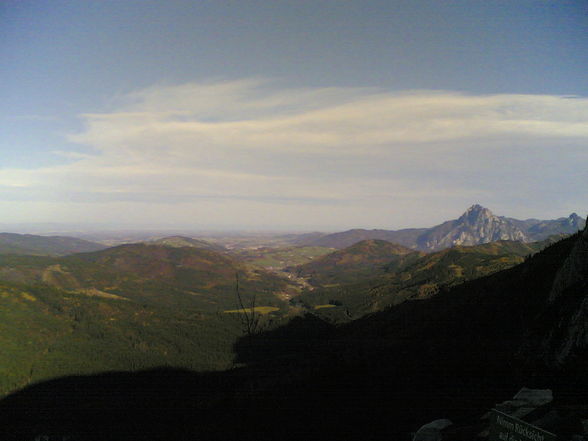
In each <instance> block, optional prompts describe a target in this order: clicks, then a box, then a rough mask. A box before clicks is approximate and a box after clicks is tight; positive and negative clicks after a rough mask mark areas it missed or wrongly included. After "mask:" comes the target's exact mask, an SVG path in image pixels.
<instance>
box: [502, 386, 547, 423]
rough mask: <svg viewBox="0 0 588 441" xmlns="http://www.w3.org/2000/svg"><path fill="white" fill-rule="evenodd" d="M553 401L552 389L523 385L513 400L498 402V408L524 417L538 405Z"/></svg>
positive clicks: (509, 413) (515, 415)
mask: <svg viewBox="0 0 588 441" xmlns="http://www.w3.org/2000/svg"><path fill="white" fill-rule="evenodd" d="M552 401H553V392H552V391H551V390H550V389H529V388H526V387H523V388H522V389H521V390H519V391H518V392H517V394H516V395H515V396H514V397H513V399H512V400H508V401H504V402H502V403H500V404H497V405H496V410H499V411H501V412H504V413H506V414H508V415H511V416H513V417H515V418H522V417H524V416H525V415H528V414H530V413H531V412H533V411H534V410H535V409H537V408H538V407H541V406H544V405H546V404H549V403H551V402H552Z"/></svg>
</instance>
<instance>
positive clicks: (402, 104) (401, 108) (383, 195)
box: [0, 79, 588, 224]
mask: <svg viewBox="0 0 588 441" xmlns="http://www.w3.org/2000/svg"><path fill="white" fill-rule="evenodd" d="M114 102H115V105H114V107H113V109H112V110H111V111H110V112H105V113H100V114H96V113H94V114H84V115H82V116H81V118H82V119H83V121H84V130H82V131H81V132H79V133H75V134H71V135H69V137H68V139H69V141H71V142H74V143H79V144H83V145H84V146H86V147H90V151H91V153H84V154H83V155H82V154H76V153H69V152H62V154H64V155H66V156H67V158H68V164H65V165H60V166H54V167H46V168H42V169H36V170H16V169H13V170H0V186H5V188H14V189H16V188H18V190H19V191H21V192H24V193H26V192H27V191H29V196H30V197H31V198H32V197H33V196H31V195H34V197H36V198H38V199H43V200H54V201H56V203H57V202H59V203H63V202H64V201H73V202H76V203H79V202H80V201H86V202H92V201H95V202H100V203H107V202H109V201H110V202H113V203H114V202H121V201H122V202H125V203H127V204H129V203H133V202H136V203H145V202H149V203H155V204H157V203H161V204H167V206H168V208H167V213H166V214H163V213H162V214H161V217H162V219H163V218H165V217H166V216H167V217H170V216H171V217H172V218H176V219H178V220H182V219H185V218H189V216H190V213H187V214H186V213H185V211H184V212H180V211H181V210H185V209H186V207H185V206H184V205H182V207H181V209H180V203H181V204H189V203H195V202H198V201H202V200H207V201H209V202H207V204H212V205H214V206H215V207H216V209H211V212H210V213H208V218H209V221H208V223H209V224H210V223H214V222H216V221H218V219H219V217H220V216H222V215H224V214H226V213H230V212H232V213H235V214H236V213H238V210H239V209H241V210H242V206H243V202H244V201H249V202H251V201H257V203H259V204H262V205H261V206H260V207H262V208H263V207H265V211H266V212H268V211H271V210H272V209H274V210H275V209H283V206H284V205H288V206H291V205H293V204H294V205H297V206H298V207H307V208H308V207H312V206H314V207H316V206H317V205H318V204H323V205H324V206H329V205H331V208H332V207H336V206H339V207H341V206H343V205H345V204H347V205H348V207H349V208H351V207H355V208H356V209H359V208H361V209H363V210H366V209H370V207H371V209H373V210H374V213H375V212H376V211H378V210H379V211H378V212H379V213H380V214H379V215H377V216H376V218H383V217H384V216H385V213H388V215H390V217H391V219H392V218H394V216H396V218H397V219H398V218H399V216H400V215H399V214H398V213H391V210H392V209H391V208H389V209H388V210H387V211H386V210H385V209H384V208H383V206H382V204H383V203H387V204H390V206H396V207H407V208H409V207H418V206H422V205H426V204H429V205H435V204H436V206H439V203H438V202H435V201H438V200H439V199H440V198H450V199H452V200H456V201H459V203H460V204H462V203H464V202H465V201H466V199H467V202H465V203H469V202H471V201H472V198H475V197H477V198H480V197H485V198H486V199H487V200H493V201H494V200H498V199H499V194H500V193H501V192H504V190H505V187H504V186H509V188H510V191H511V192H512V193H514V194H516V193H517V179H516V176H515V175H514V174H513V175H512V176H511V175H509V177H508V178H507V179H504V178H503V179H502V182H497V179H498V176H499V175H500V176H502V173H503V172H504V169H506V170H512V171H513V172H516V170H517V169H519V172H521V171H525V170H526V171H527V173H521V175H525V174H527V175H528V170H529V169H530V167H531V166H530V165H529V161H531V162H533V161H534V158H537V161H538V162H537V163H536V164H534V165H533V166H532V167H533V168H534V167H546V166H551V167H556V168H558V167H561V173H562V174H563V175H565V174H566V173H567V175H565V176H568V177H569V176H570V174H569V173H570V171H574V170H576V168H575V167H577V166H578V164H577V161H578V158H582V159H584V160H585V159H586V157H585V153H584V150H583V149H582V147H581V146H583V145H585V143H586V141H587V140H588V99H586V98H580V97H563V96H549V95H515V94H512V95H467V94H460V93H455V92H448V91H411V92H403V93H390V92H388V91H384V90H377V89H369V88H347V89H346V88H314V89H313V88H302V89H288V88H280V87H279V85H278V84H276V83H273V82H268V81H263V80H259V79H254V80H242V81H230V82H222V81H218V82H208V83H191V84H184V85H179V86H153V87H150V88H148V89H145V90H140V91H136V92H134V93H130V94H128V95H125V96H120V97H117V98H116V100H115V101H114ZM556 149H557V151H558V152H559V153H557V154H556V157H557V158H558V161H559V163H558V164H548V163H547V162H548V161H552V159H553V157H554V156H553V155H552V154H551V153H550V152H555V151H556ZM521 151H523V153H521ZM566 152H567V153H566ZM493 155H496V156H497V157H499V158H500V160H497V159H496V158H494V157H493ZM566 155H567V159H565V157H566ZM583 155H584V156H583ZM481 158H486V159H484V160H482V159H481ZM487 158H490V159H489V160H488V159H487ZM525 158H526V160H527V162H525ZM497 167H502V170H501V171H499V170H496V168H497ZM566 167H567V168H566ZM570 169H571V170H570ZM556 178H557V176H556ZM565 181H566V179H563V182H565ZM518 184H519V188H523V187H524V186H523V185H521V183H520V182H519V183H518ZM546 184H550V183H546ZM541 185H542V184H538V186H537V187H536V190H537V191H541V190H542V187H541ZM525 188H526V187H525ZM527 189H528V188H527ZM24 193H23V194H24ZM417 199H418V200H419V201H420V202H419V203H408V202H406V201H407V200H417ZM462 201H463V202H462ZM73 202H72V203H73ZM170 204H172V205H173V204H178V212H177V213H175V212H174V211H173V209H170V208H169V205H170ZM212 205H211V206H212ZM221 206H222V208H221ZM231 206H233V209H231V208H230V207H231ZM269 207H273V208H269ZM258 208H259V207H258ZM262 208H259V209H260V210H262ZM170 210H171V211H170ZM215 210H216V211H215ZM231 210H232V211H231ZM309 210H310V208H309ZM314 210H315V211H314V213H316V216H317V217H320V216H324V221H325V223H328V222H336V221H337V220H338V219H337V217H338V216H339V215H340V214H341V213H343V211H342V210H343V209H341V208H340V209H334V208H332V210H331V211H330V212H329V211H328V210H327V209H325V210H322V209H321V210H318V209H316V208H314ZM346 210H347V208H345V213H347V211H346ZM262 211H263V210H262ZM303 211H304V213H305V214H301V215H299V216H307V215H308V213H309V211H307V210H306V208H305V209H304V210H303ZM287 212H288V213H290V211H289V209H288V210H287ZM329 213H332V214H331V215H329ZM252 216H253V215H252ZM262 216H263V215H262ZM273 216H274V218H275V219H274V221H278V220H280V219H281V216H280V215H276V214H275V213H273ZM293 216H296V214H293ZM253 217H254V216H253ZM351 217H352V219H353V221H354V222H356V221H359V220H360V219H361V217H360V216H359V217H358V215H354V216H351ZM366 219H369V217H366ZM253 220H254V219H253V218H252V219H244V221H247V222H252V221H253ZM291 220H292V221H293V223H296V222H304V220H305V219H304V218H302V217H299V218H298V219H291ZM321 222H322V221H321V219H317V224H318V223H321ZM391 222H393V221H392V220H391Z"/></svg>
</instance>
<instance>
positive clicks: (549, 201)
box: [0, 0, 588, 230]
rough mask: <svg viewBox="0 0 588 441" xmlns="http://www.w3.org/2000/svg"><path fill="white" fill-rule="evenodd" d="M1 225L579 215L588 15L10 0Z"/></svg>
mask: <svg viewBox="0 0 588 441" xmlns="http://www.w3.org/2000/svg"><path fill="white" fill-rule="evenodd" d="M0 63H1V65H0V67H1V71H2V77H1V78H2V82H1V83H0V99H1V101H2V106H1V107H0V133H2V136H0V210H1V212H2V214H3V216H2V219H0V223H9V224H18V223H22V222H27V223H28V222H55V223H69V224H78V225H87V226H88V228H90V226H91V225H94V224H105V225H110V226H113V227H116V226H119V225H120V226H122V225H124V226H137V227H147V226H149V227H157V226H165V227H173V226H177V227H182V228H186V227H190V228H194V229H198V228H212V227H216V228H269V227H272V228H276V229H288V228H293V229H329V230H336V229H344V228H351V227H365V228H401V227H409V226H429V225H433V224H434V223H437V222H440V221H442V220H445V219H448V218H455V217H457V216H458V215H459V214H460V213H461V212H462V211H464V210H465V208H467V206H469V205H471V204H473V203H481V204H482V205H485V206H488V207H489V208H491V209H492V210H493V211H494V212H496V213H497V214H503V215H508V216H512V217H519V218H527V217H539V218H552V217H559V216H563V215H567V214H569V213H570V212H572V211H578V212H579V213H580V214H585V213H584V212H585V211H586V207H588V197H587V196H586V195H587V194H588V193H586V191H585V189H586V188H587V184H588V173H586V172H585V170H586V168H587V167H586V165H587V164H588V161H587V159H588V152H587V141H588V81H587V80H586V78H587V76H586V72H588V2H586V1H566V0H558V1H555V0H529V1H526V0H519V1H516V2H512V1H502V0H484V1H478V0H467V1H452V0H447V1H421V0H411V1H408V0H407V1H391V0H389V1H369V0H364V1H351V0H333V1H320V0H315V1H304V0H292V1H279V0H278V1H246V0H245V1H244V0H240V1H232V2H231V1H220V0H217V1H192V2H188V1H129V0H125V1H108V0H101V1H26V0H25V1H22V0H19V1H10V0H9V1H4V2H2V3H0Z"/></svg>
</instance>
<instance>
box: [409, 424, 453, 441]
mask: <svg viewBox="0 0 588 441" xmlns="http://www.w3.org/2000/svg"><path fill="white" fill-rule="evenodd" d="M452 424H453V423H452V422H451V421H450V420H448V419H439V420H435V421H431V422H430V423H428V424H425V425H424V426H422V427H421V428H420V429H419V430H417V432H416V433H415V434H414V437H413V438H412V441H441V440H442V439H443V435H442V431H443V429H446V428H447V427H449V426H451V425H452Z"/></svg>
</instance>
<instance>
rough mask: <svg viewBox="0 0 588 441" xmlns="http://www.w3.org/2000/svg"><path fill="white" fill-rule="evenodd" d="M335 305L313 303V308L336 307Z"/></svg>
mask: <svg viewBox="0 0 588 441" xmlns="http://www.w3.org/2000/svg"><path fill="white" fill-rule="evenodd" d="M336 307H337V305H331V304H326V305H315V307H314V309H325V308H336Z"/></svg>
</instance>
